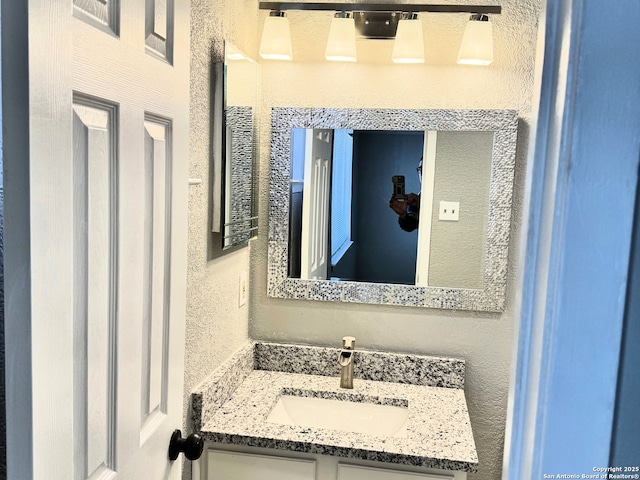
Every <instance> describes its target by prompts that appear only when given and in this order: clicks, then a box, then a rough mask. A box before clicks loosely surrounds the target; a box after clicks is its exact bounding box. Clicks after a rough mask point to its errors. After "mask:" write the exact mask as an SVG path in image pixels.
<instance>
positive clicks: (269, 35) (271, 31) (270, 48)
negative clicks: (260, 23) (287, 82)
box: [259, 16, 293, 60]
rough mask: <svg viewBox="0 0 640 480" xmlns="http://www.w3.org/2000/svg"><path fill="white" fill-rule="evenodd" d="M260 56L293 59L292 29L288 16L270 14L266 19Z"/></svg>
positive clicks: (270, 58)
mask: <svg viewBox="0 0 640 480" xmlns="http://www.w3.org/2000/svg"><path fill="white" fill-rule="evenodd" d="M259 53H260V56H261V57H262V58H264V59H265V60H291V59H292V58H293V53H292V50H291V30H290V28H289V19H288V18H287V17H273V16H268V17H267V18H265V19H264V29H263V30H262V40H261V41H260V52H259Z"/></svg>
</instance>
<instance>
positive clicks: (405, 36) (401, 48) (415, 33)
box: [391, 13, 424, 63]
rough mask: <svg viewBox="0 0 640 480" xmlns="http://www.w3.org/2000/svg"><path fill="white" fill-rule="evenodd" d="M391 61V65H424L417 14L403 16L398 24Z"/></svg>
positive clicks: (422, 45) (420, 29)
mask: <svg viewBox="0 0 640 480" xmlns="http://www.w3.org/2000/svg"><path fill="white" fill-rule="evenodd" d="M391 59H392V60H393V63H424V37H423V36H422V22H421V21H420V20H418V14H417V13H407V14H404V15H403V18H402V19H401V20H400V21H399V22H398V31H397V32H396V41H395V42H394V44H393V53H392V54H391Z"/></svg>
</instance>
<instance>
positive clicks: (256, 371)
mask: <svg viewBox="0 0 640 480" xmlns="http://www.w3.org/2000/svg"><path fill="white" fill-rule="evenodd" d="M291 348H295V349H297V350H295V353H296V354H297V355H298V356H297V357H296V358H297V360H296V361H299V360H300V355H302V356H303V357H304V356H305V355H310V356H309V357H308V358H305V360H308V362H303V364H305V365H307V367H306V368H305V369H303V371H302V372H300V371H299V370H300V369H299V368H292V367H291V366H290V365H282V364H278V362H277V361H276V362H275V363H274V358H279V357H282V358H286V357H287V356H288V355H286V354H285V355H282V353H283V352H285V353H286V352H287V350H286V349H287V346H284V345H279V344H272V345H270V344H265V343H261V344H259V345H256V344H252V345H251V346H249V347H246V348H245V349H243V351H241V352H239V353H238V354H237V355H236V356H235V357H234V358H233V359H231V361H230V362H229V364H228V365H227V366H225V368H223V369H222V370H221V371H220V372H218V373H217V374H216V375H215V376H214V378H213V379H212V380H210V381H209V383H208V384H207V385H205V386H203V388H201V389H200V390H199V392H198V393H194V396H193V397H192V407H193V410H194V423H195V425H196V429H197V430H199V431H200V433H201V435H202V436H203V437H204V439H205V440H207V441H211V442H218V443H228V444H237V445H246V446H254V447H267V448H275V449H280V450H290V451H298V452H307V453H314V454H325V455H335V456H340V457H347V458H360V459H366V460H374V461H380V462H387V463H394V464H405V465H414V466H422V467H425V468H439V469H444V470H461V471H466V472H475V471H477V467H478V457H477V453H476V449H475V444H474V440H473V433H472V431H471V424H470V421H469V414H468V411H467V404H466V400H465V396H464V390H463V388H462V383H461V382H460V379H459V378H458V377H459V375H449V373H447V374H446V375H444V376H443V370H445V371H446V372H449V369H452V371H453V373H456V372H455V370H456V369H458V371H459V365H458V364H457V363H455V361H457V359H453V360H455V361H454V362H453V363H452V362H451V360H452V359H446V358H439V357H423V356H415V355H394V354H380V355H382V356H378V355H376V353H375V352H366V353H364V354H362V355H361V360H363V362H362V363H365V364H366V363H367V362H373V363H375V364H377V365H378V366H381V369H382V370H385V371H388V370H389V368H390V366H389V365H387V364H390V365H391V366H394V365H395V369H396V370H398V371H402V370H409V369H408V368H404V369H403V368H401V367H402V366H403V365H404V367H407V363H410V364H411V367H413V370H414V371H415V370H416V369H418V370H420V369H422V370H423V371H426V372H427V373H426V374H423V375H422V378H420V379H415V378H410V379H407V378H403V377H401V378H399V379H398V381H400V382H410V383H395V382H388V381H380V380H379V379H377V378H376V380H369V379H363V378H357V377H358V376H360V377H362V374H360V375H356V378H355V379H354V382H353V386H354V388H353V389H343V388H340V387H339V383H340V379H339V376H328V374H329V373H330V372H328V371H324V370H323V369H322V368H320V370H318V368H315V367H313V358H316V359H317V358H333V359H334V362H332V363H337V362H335V359H336V358H337V355H335V356H334V354H335V353H336V352H337V350H336V349H322V348H321V347H299V346H295V347H291ZM300 348H302V349H303V350H302V351H301V350H300ZM307 349H310V350H307ZM318 349H320V350H318ZM321 350H324V351H321ZM265 352H266V353H265ZM261 356H262V358H260V357H261ZM250 357H251V358H250ZM368 357H370V358H368ZM381 359H382V360H381ZM357 360H358V358H357V357H356V362H357ZM398 362H399V363H400V364H398ZM447 362H449V363H447ZM324 363H326V362H325V361H318V364H319V365H320V364H324ZM265 365H268V366H269V367H271V368H272V369H271V370H264V369H260V368H264V366H265ZM309 365H312V366H311V367H309ZM356 365H358V363H356ZM443 365H446V366H447V367H446V368H444V367H443ZM452 365H453V366H452ZM462 367H464V363H462ZM331 368H333V365H332V366H331ZM274 370H285V371H274ZM287 370H289V371H287ZM296 370H298V371H296ZM382 370H381V371H382ZM392 370H393V368H392ZM318 372H319V373H320V374H319V375H318V374H315V373H318ZM434 372H435V376H433V375H432V374H433V373H434ZM411 374H413V375H415V372H412V373H411ZM430 375H431V376H433V378H431V377H430ZM365 376H366V375H365ZM374 376H375V375H374ZM378 376H381V377H382V380H384V379H385V375H378ZM230 378H233V379H235V380H233V382H235V384H234V385H233V386H232V387H229V386H228V381H229V379H230ZM443 378H445V379H448V378H452V379H453V380H451V381H448V380H444V383H446V384H447V386H446V387H443V386H431V385H429V383H435V384H440V383H443ZM434 379H435V380H434ZM419 381H420V382H422V384H415V383H417V382H419ZM233 382H232V383H233ZM462 382H463V377H462ZM425 383H426V384H425ZM282 394H291V395H295V396H314V397H319V398H331V399H339V400H347V401H356V402H362V401H366V402H370V403H379V404H391V405H402V406H404V405H406V406H407V408H408V421H407V425H406V434H404V435H403V436H393V437H392V436H388V437H381V436H374V435H369V434H363V433H353V432H348V431H340V430H331V429H322V428H313V427H302V426H295V425H281V424H278V423H272V422H268V421H267V416H268V415H269V412H270V411H271V409H272V407H273V406H274V405H275V403H276V402H277V400H278V398H279V397H280V395H282Z"/></svg>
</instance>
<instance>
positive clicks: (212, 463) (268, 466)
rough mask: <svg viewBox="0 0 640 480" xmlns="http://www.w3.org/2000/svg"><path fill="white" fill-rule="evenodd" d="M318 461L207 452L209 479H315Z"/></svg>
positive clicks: (214, 451)
mask: <svg viewBox="0 0 640 480" xmlns="http://www.w3.org/2000/svg"><path fill="white" fill-rule="evenodd" d="M315 478H316V462H315V460H302V459H294V458H283V457H271V456H268V455H254V454H248V453H236V452H222V451H216V450H209V451H208V452H207V480H315Z"/></svg>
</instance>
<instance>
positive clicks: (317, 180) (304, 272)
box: [300, 129, 333, 279]
mask: <svg viewBox="0 0 640 480" xmlns="http://www.w3.org/2000/svg"><path fill="white" fill-rule="evenodd" d="M332 151H333V130H323V129H313V130H311V129H307V131H306V138H305V149H304V152H305V153H304V156H305V158H304V191H303V192H304V193H303V194H302V248H301V251H302V252H301V253H302V255H301V259H300V265H301V267H300V270H301V271H300V278H305V279H326V278H327V275H328V273H329V267H330V262H331V251H330V249H331V245H330V242H329V220H330V216H329V215H330V206H329V202H330V199H331V157H332Z"/></svg>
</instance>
